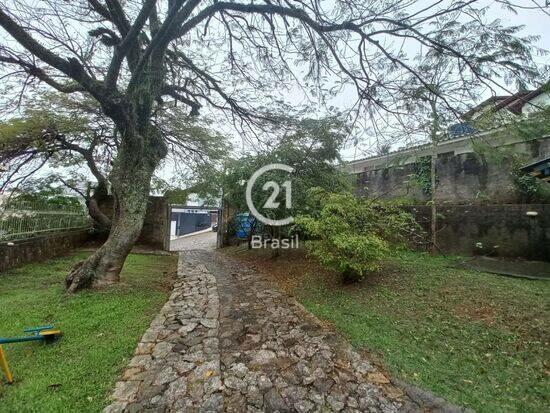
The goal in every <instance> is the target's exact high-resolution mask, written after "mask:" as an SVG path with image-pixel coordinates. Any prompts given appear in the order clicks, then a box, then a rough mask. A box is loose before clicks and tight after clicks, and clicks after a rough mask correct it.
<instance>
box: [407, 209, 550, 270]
mask: <svg viewBox="0 0 550 413" xmlns="http://www.w3.org/2000/svg"><path fill="white" fill-rule="evenodd" d="M406 209H407V210H409V211H410V212H412V213H413V214H414V215H415V218H416V219H417V221H418V222H420V223H421V224H422V225H423V226H424V227H425V229H426V230H427V231H429V226H430V225H429V223H430V207H429V206H414V207H406ZM438 212H439V214H441V217H440V218H439V222H438V233H437V238H438V241H437V243H438V246H439V247H440V248H441V250H442V251H443V252H448V253H456V254H465V255H474V254H486V253H495V254H496V255H499V256H507V257H522V258H527V259H533V260H544V261H550V204H531V205H525V204H524V205H510V204H508V205H475V206H473V205H453V206H442V207H440V208H439V210H438ZM527 212H531V213H533V212H536V213H537V215H536V216H528V215H527ZM478 243H481V245H482V246H483V247H482V248H479V244H478ZM476 244H478V246H476Z"/></svg>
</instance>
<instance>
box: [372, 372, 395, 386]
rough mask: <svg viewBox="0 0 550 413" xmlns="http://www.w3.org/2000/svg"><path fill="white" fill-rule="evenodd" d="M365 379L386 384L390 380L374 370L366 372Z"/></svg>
mask: <svg viewBox="0 0 550 413" xmlns="http://www.w3.org/2000/svg"><path fill="white" fill-rule="evenodd" d="M367 380H368V381H370V382H371V383H376V384H387V383H389V382H390V380H389V379H388V378H387V377H386V376H384V375H383V374H382V373H379V372H377V371H375V372H374V373H369V374H367Z"/></svg>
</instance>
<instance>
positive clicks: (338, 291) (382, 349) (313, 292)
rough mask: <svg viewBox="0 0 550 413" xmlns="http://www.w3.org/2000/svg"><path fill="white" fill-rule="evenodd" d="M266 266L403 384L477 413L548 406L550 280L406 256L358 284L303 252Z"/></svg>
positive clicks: (253, 257)
mask: <svg viewBox="0 0 550 413" xmlns="http://www.w3.org/2000/svg"><path fill="white" fill-rule="evenodd" d="M232 255H234V256H235V257H237V258H239V257H240V258H241V259H245V260H249V261H250V262H254V264H255V265H257V266H258V267H259V268H264V269H266V270H267V271H268V272H269V273H271V274H273V276H274V277H275V278H276V279H278V281H280V282H281V283H282V285H284V286H285V287H287V289H288V290H290V291H291V292H293V293H294V294H295V295H296V296H297V298H298V299H299V300H300V301H301V302H302V303H303V304H304V305H305V306H306V308H308V309H309V310H310V311H311V312H312V313H314V314H316V315H317V316H319V317H320V318H322V319H325V320H328V321H330V322H331V323H332V324H333V325H334V326H335V327H336V328H337V329H339V330H340V331H342V332H343V333H344V334H345V335H346V336H348V337H349V339H350V340H351V342H352V343H353V344H354V345H355V346H357V347H360V348H365V349H367V350H368V351H370V352H371V353H372V354H373V356H374V357H375V358H376V359H378V360H380V361H381V363H382V364H383V365H384V366H385V367H386V368H387V369H388V370H389V371H390V372H391V373H392V374H393V375H394V376H396V377H400V378H402V379H405V380H406V381H408V382H410V383H414V384H417V385H419V386H420V387H422V388H425V389H429V390H431V391H433V392H434V393H436V394H438V395H440V396H443V397H445V398H446V399H448V400H449V401H451V402H453V403H456V404H459V405H463V406H467V407H470V408H473V409H475V410H476V411H478V412H491V413H494V412H522V413H524V412H542V411H548V410H547V409H548V406H549V405H550V399H549V396H550V380H549V374H550V365H549V361H550V357H549V356H550V352H549V349H548V340H549V338H550V282H548V281H531V280H523V279H513V278H507V277H502V276H497V275H491V274H488V273H481V272H475V271H469V270H462V269H458V268H455V262H456V258H433V257H430V256H429V255H426V254H421V253H403V254H402V255H401V256H400V257H399V258H396V259H393V260H391V261H389V262H387V263H386V264H385V265H384V269H383V270H382V271H380V272H379V273H378V274H374V275H372V276H370V277H368V278H367V279H366V280H365V281H364V282H362V283H361V284H359V285H347V286H344V285H342V284H341V283H340V282H339V281H338V280H337V277H336V276H335V275H334V274H330V273H329V272H327V271H324V270H322V269H321V268H320V267H319V266H318V265H317V264H316V263H314V262H312V260H308V259H305V258H304V257H303V255H302V256H300V254H298V253H293V255H292V254H291V255H290V256H289V255H287V256H282V257H280V259H278V260H275V261H269V260H267V259H259V258H261V257H259V256H258V252H239V253H235V254H232Z"/></svg>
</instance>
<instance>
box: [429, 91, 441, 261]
mask: <svg viewBox="0 0 550 413" xmlns="http://www.w3.org/2000/svg"><path fill="white" fill-rule="evenodd" d="M430 105H431V109H432V125H431V136H430V137H431V141H432V156H431V162H430V183H431V199H430V201H431V215H432V219H431V228H430V229H431V233H432V248H431V253H432V255H436V254H437V251H438V248H437V205H436V200H437V198H436V184H437V175H436V174H437V171H436V163H437V143H438V139H439V137H438V132H439V114H438V112H437V106H436V104H435V100H431V101H430Z"/></svg>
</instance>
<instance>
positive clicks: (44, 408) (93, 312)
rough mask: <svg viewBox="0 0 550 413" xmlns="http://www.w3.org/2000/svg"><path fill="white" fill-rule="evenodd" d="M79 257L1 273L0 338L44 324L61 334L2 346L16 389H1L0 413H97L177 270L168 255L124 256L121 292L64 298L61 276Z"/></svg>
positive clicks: (117, 289) (3, 385)
mask: <svg viewBox="0 0 550 413" xmlns="http://www.w3.org/2000/svg"><path fill="white" fill-rule="evenodd" d="M86 255H87V253H76V254H73V255H70V256H68V257H64V258H59V259H55V260H49V261H46V262H44V263H39V264H30V265H26V266H24V267H21V268H18V269H14V270H11V271H9V272H5V273H2V274H0V311H1V317H0V336H2V337H8V336H17V335H22V332H23V329H24V328H26V327H32V326H37V325H44V324H49V323H54V324H55V326H56V327H58V328H60V329H61V330H63V333H64V335H63V337H62V338H61V340H59V341H58V342H56V343H53V344H48V345H45V344H41V343H38V342H28V343H17V344H7V345H4V346H3V347H4V351H5V353H6V354H7V358H8V362H9V364H10V368H11V370H12V373H13V375H14V377H15V383H14V384H12V385H7V384H6V383H5V382H2V383H1V384H0V412H60V411H63V412H100V411H101V410H102V409H103V407H105V405H106V404H107V397H108V396H109V394H110V392H111V389H112V386H113V384H114V383H115V381H116V379H117V377H118V375H119V374H120V373H121V371H122V369H123V367H124V366H125V365H126V363H127V362H128V359H129V358H130V357H131V356H132V354H133V351H134V348H135V346H136V343H137V341H138V339H139V338H140V337H141V335H142V334H143V333H144V331H145V330H146V329H147V327H148V325H149V323H150V321H151V320H152V319H153V318H154V316H155V315H156V313H157V312H158V310H159V309H160V307H162V305H163V304H164V302H165V301H166V298H167V296H168V292H169V286H170V279H171V277H172V276H173V273H174V271H175V267H176V257H172V256H154V255H130V256H129V257H128V259H127V261H126V264H125V266H124V269H123V271H122V274H121V283H120V285H117V286H115V287H108V288H104V289H102V290H96V291H85V292H80V293H78V294H76V295H73V296H65V295H64V283H63V281H64V277H65V275H66V273H67V269H68V268H69V266H70V265H72V264H73V263H75V262H77V261H79V260H81V259H83V258H84V257H85V256H86ZM2 379H3V377H2ZM2 381H3V380H2Z"/></svg>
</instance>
